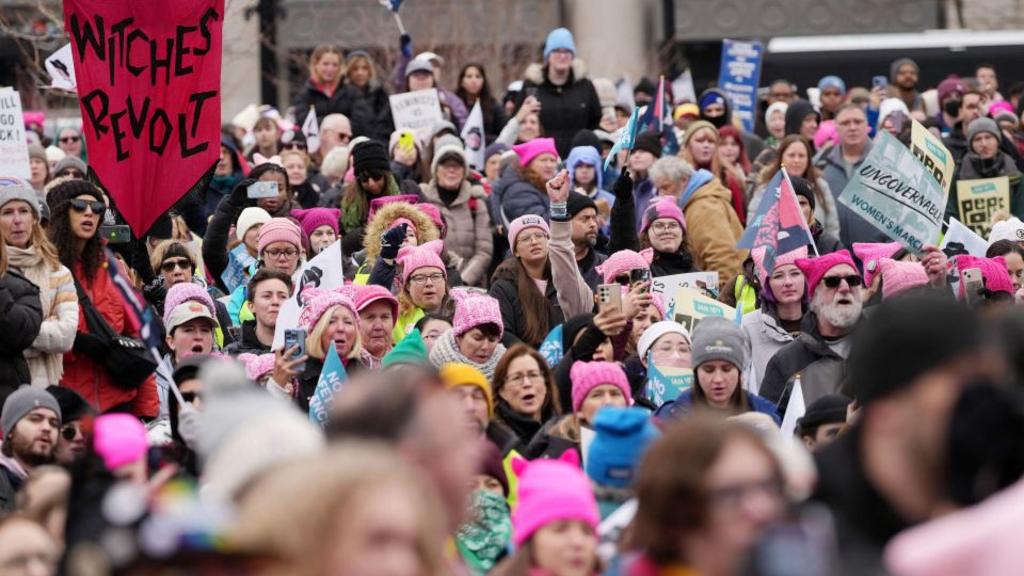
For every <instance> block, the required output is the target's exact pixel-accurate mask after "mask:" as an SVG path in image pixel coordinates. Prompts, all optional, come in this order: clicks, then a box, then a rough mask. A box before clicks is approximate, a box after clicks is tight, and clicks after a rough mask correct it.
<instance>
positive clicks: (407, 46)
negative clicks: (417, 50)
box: [399, 34, 412, 59]
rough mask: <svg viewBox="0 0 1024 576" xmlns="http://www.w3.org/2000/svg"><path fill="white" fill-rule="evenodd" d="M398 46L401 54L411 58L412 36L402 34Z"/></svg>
mask: <svg viewBox="0 0 1024 576" xmlns="http://www.w3.org/2000/svg"><path fill="white" fill-rule="evenodd" d="M399 46H400V48H401V50H402V55H403V56H405V57H406V58H410V59H411V58H412V36H409V35H408V34H402V36H401V37H400V38H399Z"/></svg>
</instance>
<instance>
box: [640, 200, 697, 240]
mask: <svg viewBox="0 0 1024 576" xmlns="http://www.w3.org/2000/svg"><path fill="white" fill-rule="evenodd" d="M662 218H670V219H672V220H675V221H676V222H679V225H680V226H682V227H683V232H686V218H685V217H684V216H683V211H682V210H681V209H680V208H679V206H676V203H675V202H674V201H673V200H672V198H669V197H668V196H657V197H655V198H653V199H652V200H651V203H650V204H648V205H647V210H645V211H644V215H643V217H642V218H640V234H641V235H642V234H644V233H645V232H647V228H648V227H650V225H651V223H652V222H654V221H655V220H661V219H662Z"/></svg>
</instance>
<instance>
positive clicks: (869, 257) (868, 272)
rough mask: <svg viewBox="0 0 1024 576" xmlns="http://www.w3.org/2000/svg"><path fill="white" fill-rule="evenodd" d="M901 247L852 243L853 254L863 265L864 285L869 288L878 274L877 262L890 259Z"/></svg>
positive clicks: (889, 244)
mask: <svg viewBox="0 0 1024 576" xmlns="http://www.w3.org/2000/svg"><path fill="white" fill-rule="evenodd" d="M900 248H902V246H901V245H900V244H899V243H898V242H885V243H878V242H854V243H853V253H854V254H856V255H857V258H859V259H860V261H861V263H862V264H863V265H864V285H865V286H871V283H872V282H874V280H875V274H878V264H879V260H881V259H882V258H892V257H893V255H894V254H896V253H897V252H899V251H900Z"/></svg>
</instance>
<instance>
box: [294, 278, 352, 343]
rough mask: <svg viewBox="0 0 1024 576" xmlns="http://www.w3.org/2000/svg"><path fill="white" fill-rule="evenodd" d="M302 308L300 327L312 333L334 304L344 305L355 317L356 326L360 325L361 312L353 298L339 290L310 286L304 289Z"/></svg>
mask: <svg viewBox="0 0 1024 576" xmlns="http://www.w3.org/2000/svg"><path fill="white" fill-rule="evenodd" d="M302 302H303V304H302V310H301V311H300V312H299V327H300V328H302V329H303V330H305V331H306V333H307V334H308V333H310V332H312V331H313V328H314V327H315V326H316V324H317V322H319V321H320V318H321V317H323V315H324V313H325V312H327V311H328V310H330V309H331V308H333V307H334V306H344V307H345V308H348V310H349V312H351V313H352V316H353V317H354V318H355V321H356V326H357V327H358V325H359V313H358V312H356V306H355V304H353V303H352V300H350V299H349V298H347V297H346V296H345V295H344V294H342V293H341V292H339V291H337V290H321V289H319V288H316V287H313V286H310V287H309V288H306V289H305V290H303V291H302Z"/></svg>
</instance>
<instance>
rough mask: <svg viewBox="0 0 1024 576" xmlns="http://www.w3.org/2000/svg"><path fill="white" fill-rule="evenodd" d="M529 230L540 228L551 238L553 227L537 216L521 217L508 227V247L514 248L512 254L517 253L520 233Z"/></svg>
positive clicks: (527, 215) (526, 215)
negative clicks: (517, 241)
mask: <svg viewBox="0 0 1024 576" xmlns="http://www.w3.org/2000/svg"><path fill="white" fill-rule="evenodd" d="M527 228H540V229H541V230H543V231H544V233H545V234H547V235H548V236H549V237H550V236H551V227H550V226H548V221H547V220H545V219H544V218H542V217H540V216H537V215H536V214H525V215H523V216H520V217H519V218H516V219H515V220H513V221H512V222H511V223H509V225H508V245H509V246H511V247H512V252H515V251H516V240H517V239H518V238H519V233H520V232H522V231H523V230H526V229H527Z"/></svg>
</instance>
